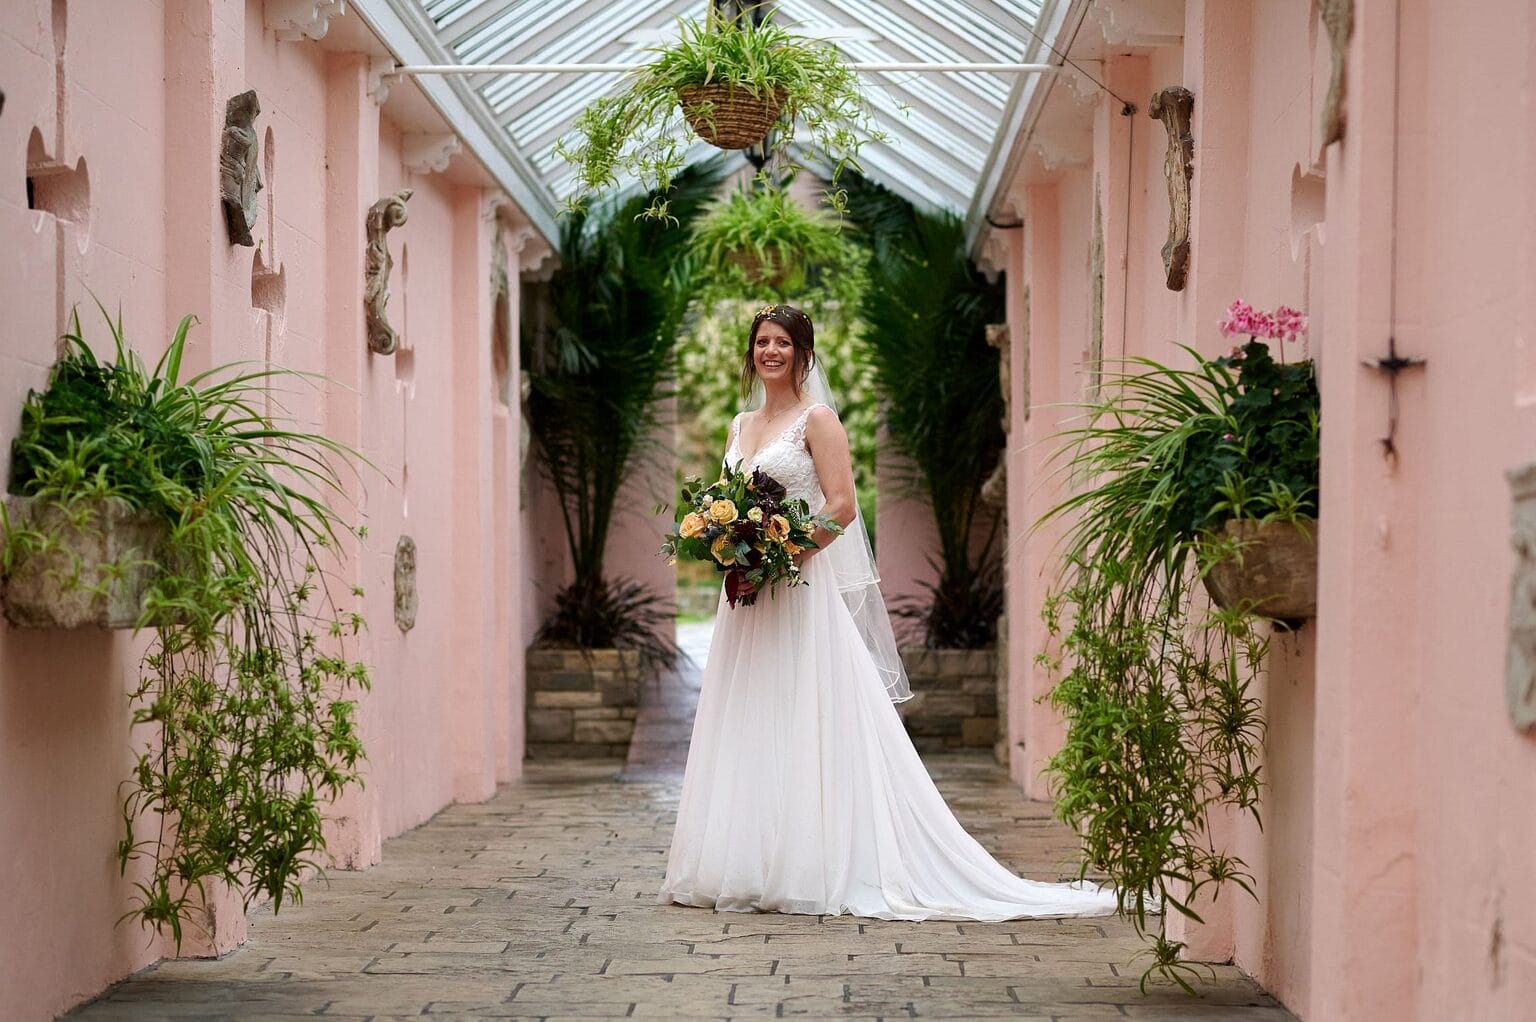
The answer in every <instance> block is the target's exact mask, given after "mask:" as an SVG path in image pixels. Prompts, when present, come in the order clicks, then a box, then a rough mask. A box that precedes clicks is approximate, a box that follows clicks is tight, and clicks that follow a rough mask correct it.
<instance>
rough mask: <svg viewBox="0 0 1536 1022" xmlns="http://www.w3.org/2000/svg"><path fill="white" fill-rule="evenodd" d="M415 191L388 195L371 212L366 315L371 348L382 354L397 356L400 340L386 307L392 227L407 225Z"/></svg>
mask: <svg viewBox="0 0 1536 1022" xmlns="http://www.w3.org/2000/svg"><path fill="white" fill-rule="evenodd" d="M411 194H412V193H411V189H409V188H404V189H401V190H400V191H398V192H396V193H395V194H394V195H386V196H385V197H384V198H382V199H380V200H379V201H378V202H375V203H374V204H373V205H372V206H371V207H369V209H368V220H367V231H368V251H367V264H366V266H365V268H364V270H363V313H364V317H365V318H366V320H367V323H368V348H369V350H371V351H373V352H375V353H377V354H380V355H393V354H394V353H395V349H396V348H397V347H399V346H400V337H399V335H398V334H396V333H395V330H394V328H393V327H391V326H390V325H389V320H388V319H387V318H386V317H385V315H384V306H385V305H387V304H388V303H389V271H390V270H391V269H392V268H393V267H394V265H395V261H394V259H392V258H391V257H390V254H389V241H388V234H389V232H390V229H391V228H395V227H399V226H400V225H401V224H403V223H405V221H406V218H407V217H408V216H409V213H408V211H407V210H406V208H405V203H406V201H407V200H408V199H410V197H411Z"/></svg>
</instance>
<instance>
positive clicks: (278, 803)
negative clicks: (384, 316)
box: [5, 309, 368, 946]
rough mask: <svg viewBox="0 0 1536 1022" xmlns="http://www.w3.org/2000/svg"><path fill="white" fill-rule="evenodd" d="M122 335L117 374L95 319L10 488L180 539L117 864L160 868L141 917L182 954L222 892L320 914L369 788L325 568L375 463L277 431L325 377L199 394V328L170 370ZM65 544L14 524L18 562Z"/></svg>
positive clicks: (37, 405) (114, 329)
mask: <svg viewBox="0 0 1536 1022" xmlns="http://www.w3.org/2000/svg"><path fill="white" fill-rule="evenodd" d="M102 314H103V316H104V317H105V318H106V320H107V324H108V327H109V329H110V332H111V334H112V340H113V345H114V356H113V358H112V360H111V361H102V360H99V359H98V358H97V357H96V355H95V354H94V352H93V351H92V349H91V347H90V346H89V345H88V344H87V343H86V341H85V338H84V337H83V335H82V333H81V331H80V325H79V318H78V316H76V317H74V319H73V321H72V326H73V329H72V330H71V332H70V333H69V334H68V335H67V336H66V338H65V340H66V342H67V345H68V350H67V353H66V354H65V356H64V357H63V358H62V359H61V360H60V361H59V362H58V363H57V364H56V365H55V366H54V368H53V370H52V372H51V374H50V377H49V382H48V386H47V388H46V389H45V390H44V391H43V392H42V393H36V392H32V393H29V394H28V396H27V400H26V404H25V407H24V409H23V413H22V426H21V431H20V433H19V435H18V436H17V438H16V440H15V441H14V445H13V448H12V471H11V476H10V489H11V490H12V492H14V493H17V494H22V495H28V496H31V497H34V498H36V499H38V500H42V501H47V502H49V503H51V504H53V505H55V506H57V507H60V508H63V509H65V511H66V517H67V518H69V519H71V520H74V521H89V520H90V518H89V515H88V514H86V513H84V512H82V508H84V507H85V506H86V505H87V504H88V503H89V502H91V501H93V500H96V499H99V498H102V497H117V498H121V499H123V500H125V501H127V502H128V503H129V504H130V505H132V506H133V507H136V508H139V509H142V510H144V511H147V512H149V513H151V514H153V515H155V516H157V517H158V518H159V519H160V520H162V521H163V522H165V523H166V526H167V530H168V537H169V538H168V539H167V541H166V543H165V546H164V548H163V550H162V551H161V553H160V558H159V560H160V571H159V575H158V577H157V579H156V581H155V582H154V584H153V586H152V588H151V590H150V594H149V598H148V601H147V608H146V610H145V613H144V617H143V620H142V621H141V624H152V625H153V626H154V638H153V640H152V641H151V643H150V645H149V647H148V649H147V652H146V653H145V654H144V656H143V660H142V664H141V668H140V676H139V682H138V685H137V686H136V688H135V690H134V692H133V694H132V699H133V707H134V709H133V717H132V719H133V723H134V725H136V726H138V725H142V726H145V727H147V728H149V729H151V730H152V736H151V737H148V738H146V739H145V740H144V742H143V744H142V745H141V746H140V752H139V753H138V756H137V761H136V763H135V766H134V769H133V772H132V774H131V775H130V776H129V777H128V778H127V780H126V781H125V782H124V786H123V787H124V791H125V792H126V794H125V796H124V800H123V808H122V813H123V827H124V836H123V838H122V840H121V842H120V843H119V846H118V849H117V853H118V860H119V864H120V866H121V868H122V869H123V870H124V871H125V872H126V870H127V868H128V866H129V865H130V863H133V862H136V861H139V860H146V861H147V862H148V870H147V876H146V877H145V878H144V879H142V880H140V881H138V882H137V883H136V889H137V892H138V894H137V896H136V899H135V905H134V907H133V908H132V910H131V911H130V912H129V913H127V915H125V917H124V918H125V919H126V918H136V919H138V920H139V922H140V923H141V925H146V926H151V927H153V928H155V929H156V930H160V929H162V928H169V929H170V931H171V933H172V935H173V936H174V938H175V940H176V942H177V944H178V946H179V945H180V943H181V940H182V936H183V924H184V923H185V922H187V921H188V920H195V919H196V918H197V910H198V909H199V907H200V906H201V905H202V904H204V902H205V899H206V897H207V894H208V889H207V884H208V882H209V881H211V880H217V881H222V882H224V883H226V884H228V885H229V886H230V887H231V888H233V889H235V890H236V891H239V892H240V893H241V895H242V896H243V898H244V900H245V903H246V905H247V906H248V907H249V906H250V905H251V904H252V903H254V902H255V901H256V900H258V899H269V900H270V901H271V902H272V905H273V908H274V911H275V910H277V909H279V908H280V907H281V906H282V904H283V902H284V900H285V899H293V900H300V899H301V898H302V890H301V888H300V879H301V877H302V876H303V875H304V873H305V871H306V870H308V869H310V868H311V867H315V866H317V864H318V860H319V857H320V856H321V854H322V853H323V852H324V850H325V837H324V833H323V831H322V828H321V806H322V804H323V803H324V802H325V801H327V800H331V799H334V798H335V797H336V796H337V795H338V794H339V793H340V792H341V790H342V789H343V788H344V787H346V786H348V785H351V784H356V783H360V776H359V773H358V765H359V763H360V761H361V759H362V757H363V748H362V745H361V742H360V740H359V737H358V733H357V728H356V725H355V722H354V710H355V707H354V704H353V703H352V702H351V701H350V700H349V699H348V698H346V695H347V693H348V692H349V691H350V690H352V689H355V688H359V687H362V688H366V687H367V685H368V672H367V668H366V667H365V666H364V665H363V664H361V663H357V662H352V661H349V660H348V659H347V658H346V656H345V653H344V649H343V643H342V638H343V636H346V635H352V634H355V633H356V632H357V631H358V630H359V629H360V628H361V627H362V619H361V618H360V617H359V616H358V615H357V614H356V613H355V612H352V611H348V610H346V609H345V608H344V607H342V606H339V605H338V604H337V603H336V602H334V601H333V600H332V593H331V590H330V586H329V582H330V581H331V579H330V578H329V576H328V575H327V573H326V572H325V570H324V569H323V568H322V567H321V565H322V564H323V563H325V561H326V556H325V553H324V550H323V548H326V547H329V546H331V545H332V544H334V543H335V542H336V540H337V539H338V537H339V536H340V535H341V534H342V533H343V532H344V531H346V529H347V525H346V522H345V520H344V519H343V517H342V515H341V513H340V512H339V511H337V510H336V509H335V507H334V506H333V505H332V503H331V501H332V500H333V499H334V498H337V497H339V496H340V495H341V494H342V492H343V490H342V482H343V479H342V477H341V475H340V474H339V469H338V467H337V463H338V462H346V461H349V460H351V459H353V458H354V457H355V455H353V453H352V452H351V451H350V450H348V449H347V448H345V447H343V446H342V445H340V444H337V443H335V442H333V441H331V440H329V439H327V438H326V437H324V436H320V435H318V434H314V433H308V432H303V431H300V430H296V429H292V428H287V427H285V426H283V425H282V424H280V422H279V421H277V420H275V419H274V418H272V417H271V416H270V415H268V414H267V413H266V412H264V411H263V410H262V409H263V408H264V407H265V405H266V402H267V401H268V400H269V399H270V397H271V392H272V388H273V387H274V386H276V385H280V384H282V383H285V382H290V383H291V382H306V381H307V380H308V379H309V378H308V377H307V376H305V375H304V374H300V373H295V372H291V371H287V370H282V369H275V368H267V367H265V366H261V367H250V366H246V365H241V364H235V365H229V366H223V367H219V368H216V369H213V370H210V371H208V372H204V373H200V374H197V375H194V376H191V377H189V378H186V379H183V376H182V362H183V356H184V354H185V351H186V344H187V337H188V333H189V330H190V328H191V326H192V324H193V322H194V320H193V319H192V317H190V316H189V317H186V318H184V319H182V320H181V322H180V323H179V324H178V326H177V328H176V331H175V334H174V335H173V337H172V338H171V341H170V344H169V346H168V347H167V348H166V350H165V353H164V354H163V355H162V356H161V357H160V358H159V360H158V361H157V362H156V363H155V364H154V365H153V367H150V366H149V365H147V364H146V363H145V361H144V360H143V358H142V357H141V356H140V355H139V354H138V353H137V352H135V351H133V350H132V349H131V348H129V347H128V345H127V343H126V341H125V336H124V331H123V325H122V320H121V318H120V317H119V318H118V319H116V320H114V319H113V318H112V317H111V316H110V315H108V314H107V313H106V310H105V309H102ZM50 542H51V537H49V536H47V535H44V534H40V533H39V532H38V530H37V529H35V528H32V527H30V526H28V525H26V524H23V523H18V522H16V521H14V520H13V521H9V522H7V524H6V534H5V551H6V563H7V564H8V565H9V564H12V563H14V562H15V560H16V559H17V558H19V557H25V556H27V555H28V554H29V552H32V551H35V550H37V549H39V548H43V547H46V546H47V545H48V544H49V543H50ZM348 595H350V596H354V597H355V596H359V595H361V594H360V593H358V592H355V591H354V592H351V593H349V594H348Z"/></svg>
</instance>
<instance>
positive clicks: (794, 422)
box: [736, 401, 817, 465]
mask: <svg viewBox="0 0 1536 1022" xmlns="http://www.w3.org/2000/svg"><path fill="white" fill-rule="evenodd" d="M816 404H817V403H816V402H815V401H812V402H811V403H810V404H808V405H806V406H805V407H804V408H802V409H801V410H800V414H799V415H797V416H795V417H794V419H792V420H791V421H790V423H789V425H788V426H785V427H784V428H783V429H782V430H780V431H779V432H778V434H777V435H776V436H772V437H769V438H768V439H767V440H765V441H763V443H762V444H761V445H759V446H758V448H757V450H755V451H753V452H752V457H750V458H749V457H747V456H746V455H745V454H742V450H741V427H740V425H739V424H738V425H737V427H736V453H737V454H741V460H740V461H738V462H737V464H738V465H747V464H750V463H752V462H754V461H756V460H757V456H758V455H759V454H762V453H763V452H764V451H766V450H767V449H768V448H769V447H770V446H772V445H773V444H776V443H778V442H779V441H780V440H783V439H784V438H785V437H786V436H788V435H789V434H790V432H791V431H793V430H794V428H795V427H796V426H798V425H800V419H801V417H802V416H804V415H806V414H808V413H809V412H810V410H811V409H812V408H815V407H816Z"/></svg>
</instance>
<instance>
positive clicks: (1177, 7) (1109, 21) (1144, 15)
mask: <svg viewBox="0 0 1536 1022" xmlns="http://www.w3.org/2000/svg"><path fill="white" fill-rule="evenodd" d="M1092 17H1093V18H1094V19H1095V20H1096V21H1097V22H1098V24H1099V31H1100V32H1102V33H1103V35H1104V42H1105V43H1106V44H1108V45H1110V46H1146V47H1158V46H1174V45H1177V44H1178V43H1180V42H1182V41H1183V40H1184V0H1101V2H1099V3H1097V4H1095V5H1094V7H1093V13H1092Z"/></svg>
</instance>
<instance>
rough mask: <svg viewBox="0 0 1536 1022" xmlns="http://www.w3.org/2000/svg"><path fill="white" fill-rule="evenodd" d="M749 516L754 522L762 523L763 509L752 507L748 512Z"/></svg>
mask: <svg viewBox="0 0 1536 1022" xmlns="http://www.w3.org/2000/svg"><path fill="white" fill-rule="evenodd" d="M747 517H748V518H750V519H751V520H752V521H754V522H758V523H761V522H762V520H763V509H762V508H760V507H755V508H752V509H751V510H750V511H748V512H747Z"/></svg>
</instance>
